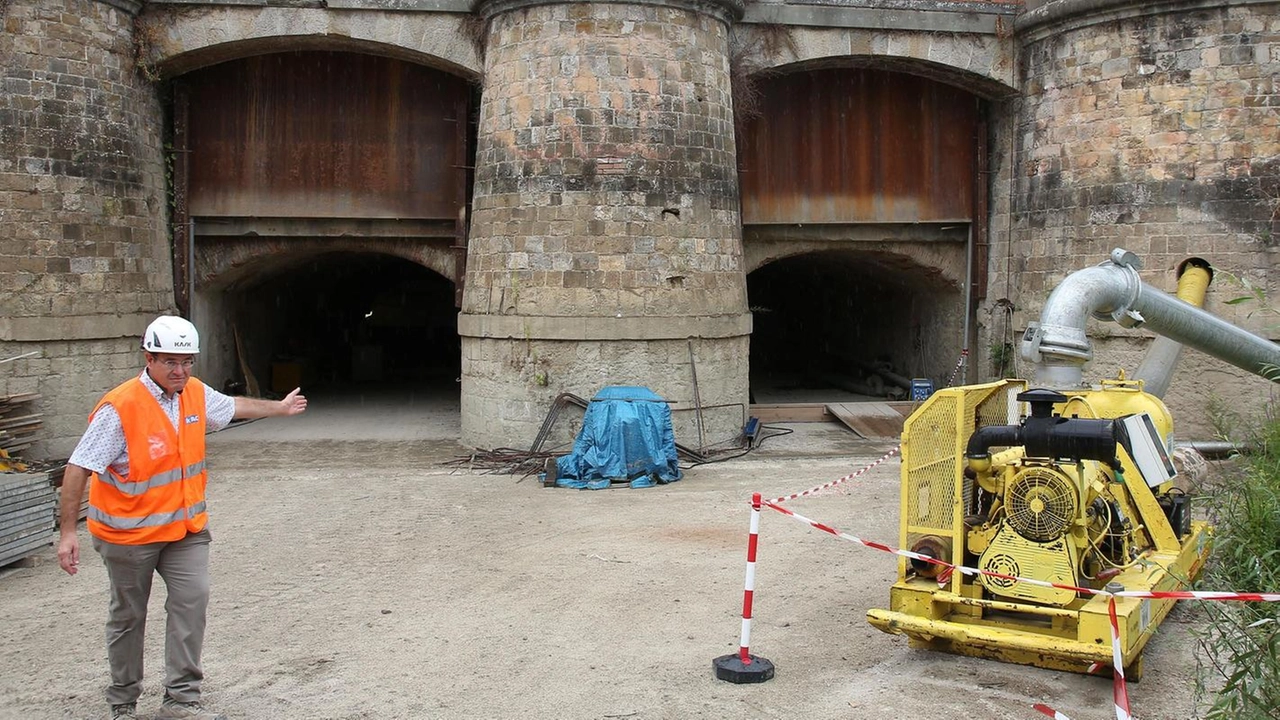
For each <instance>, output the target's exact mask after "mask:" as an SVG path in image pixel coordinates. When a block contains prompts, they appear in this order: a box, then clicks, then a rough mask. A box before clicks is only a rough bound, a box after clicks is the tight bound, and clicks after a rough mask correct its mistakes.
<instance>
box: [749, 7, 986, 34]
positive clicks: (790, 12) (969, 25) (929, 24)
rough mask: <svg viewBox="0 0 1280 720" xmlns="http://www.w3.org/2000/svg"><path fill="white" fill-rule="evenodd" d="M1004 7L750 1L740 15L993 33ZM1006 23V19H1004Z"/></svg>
mask: <svg viewBox="0 0 1280 720" xmlns="http://www.w3.org/2000/svg"><path fill="white" fill-rule="evenodd" d="M1009 15H1010V13H1009V12H1008V11H1007V10H1003V9H1001V10H988V9H986V8H985V7H984V8H982V9H979V8H974V9H973V10H970V11H967V12H956V11H947V10H930V11H925V10H918V9H917V10H892V9H884V8H867V7H847V6H843V5H831V4H826V3H822V4H817V3H814V4H810V3H803V4H802V3H753V4H751V5H749V6H748V7H747V10H746V13H745V14H744V15H743V17H742V22H743V23H760V24H764V23H777V24H779V25H790V26H809V27H824V28H850V29H867V30H908V31H909V30H916V31H923V32H961V33H974V34H978V35H995V34H996V33H997V30H998V28H997V25H998V23H997V20H998V19H999V18H1001V17H1007V16H1009ZM1005 22H1006V24H1007V23H1008V21H1005Z"/></svg>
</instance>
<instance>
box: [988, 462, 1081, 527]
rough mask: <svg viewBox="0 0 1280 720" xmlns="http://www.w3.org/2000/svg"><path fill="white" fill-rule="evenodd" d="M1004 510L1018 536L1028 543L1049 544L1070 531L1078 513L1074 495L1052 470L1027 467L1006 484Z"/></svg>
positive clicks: (1067, 481) (1063, 479) (1069, 484)
mask: <svg viewBox="0 0 1280 720" xmlns="http://www.w3.org/2000/svg"><path fill="white" fill-rule="evenodd" d="M1004 511H1005V516H1006V519H1007V521H1008V523H1009V526H1010V527H1012V528H1013V529H1014V530H1015V531H1017V533H1018V534H1019V535H1021V536H1022V537H1024V538H1026V539H1028V540H1030V541H1032V542H1038V543H1043V542H1049V541H1050V540H1054V539H1057V538H1059V537H1062V536H1063V535H1064V534H1066V532H1067V530H1069V529H1071V523H1072V521H1074V520H1075V519H1076V514H1077V513H1078V512H1079V503H1078V493H1077V492H1076V489H1075V487H1074V486H1073V485H1072V483H1071V481H1070V480H1068V479H1067V478H1066V477H1064V476H1063V475H1062V474H1061V473H1059V472H1057V471H1056V470H1053V469H1052V468H1047V467H1029V468H1026V469H1025V470H1023V471H1022V472H1020V473H1018V474H1017V476H1015V477H1014V479H1013V481H1012V482H1011V483H1009V486H1008V489H1007V490H1006V491H1005V505H1004Z"/></svg>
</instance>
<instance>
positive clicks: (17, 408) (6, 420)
mask: <svg viewBox="0 0 1280 720" xmlns="http://www.w3.org/2000/svg"><path fill="white" fill-rule="evenodd" d="M39 398H40V395H39V393H26V394H23V395H7V396H4V397H0V450H3V451H4V455H7V456H9V457H10V458H12V457H14V456H15V455H17V454H18V453H19V452H21V451H23V450H26V449H27V448H28V447H30V446H31V443H33V442H35V440H36V433H38V432H39V431H40V430H41V428H43V427H44V422H43V420H41V417H42V416H41V414H40V413H38V412H35V411H34V406H33V401H35V400H37V399H39ZM0 457H3V455H0ZM10 469H12V468H10Z"/></svg>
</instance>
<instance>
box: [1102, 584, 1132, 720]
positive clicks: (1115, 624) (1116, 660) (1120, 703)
mask: <svg viewBox="0 0 1280 720" xmlns="http://www.w3.org/2000/svg"><path fill="white" fill-rule="evenodd" d="M1107 614H1108V615H1110V616H1111V662H1112V663H1113V664H1114V665H1115V674H1114V675H1112V678H1113V680H1112V685H1111V692H1112V695H1114V696H1115V703H1116V720H1129V718H1130V715H1129V690H1128V689H1127V688H1125V685H1124V660H1123V658H1121V653H1120V623H1119V621H1118V620H1117V619H1116V599H1115V598H1114V597H1109V598H1107Z"/></svg>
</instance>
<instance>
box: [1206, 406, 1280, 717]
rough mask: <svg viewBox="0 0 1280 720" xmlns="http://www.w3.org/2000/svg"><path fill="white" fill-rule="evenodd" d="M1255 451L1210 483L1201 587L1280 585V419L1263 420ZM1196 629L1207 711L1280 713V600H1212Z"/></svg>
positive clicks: (1242, 714)
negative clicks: (1207, 555) (1209, 533)
mask: <svg viewBox="0 0 1280 720" xmlns="http://www.w3.org/2000/svg"><path fill="white" fill-rule="evenodd" d="M1252 435H1253V437H1251V438H1250V441H1251V442H1250V445H1251V446H1252V447H1254V448H1256V451H1255V452H1254V453H1252V454H1250V455H1249V456H1248V457H1247V458H1241V459H1238V460H1237V462H1238V463H1239V465H1238V466H1237V467H1236V469H1235V471H1234V472H1229V473H1227V474H1226V476H1225V477H1224V478H1223V479H1222V480H1220V481H1218V482H1216V483H1213V484H1211V485H1209V486H1207V487H1206V489H1207V490H1208V491H1209V492H1208V494H1207V496H1206V498H1205V500H1206V501H1207V504H1208V506H1209V508H1208V509H1209V518H1210V520H1211V521H1212V522H1213V523H1214V525H1215V526H1216V528H1217V535H1216V538H1215V540H1214V551H1213V556H1212V558H1211V559H1210V562H1209V564H1208V566H1207V567H1206V570H1205V573H1204V576H1203V577H1202V578H1201V581H1200V586H1201V587H1204V588H1206V589H1209V588H1212V589H1215V590H1232V591H1236V592H1275V591H1276V589H1277V588H1280V420H1278V419H1276V418H1274V417H1269V418H1267V419H1266V420H1265V421H1264V422H1263V423H1262V424H1261V426H1260V427H1256V429H1255V431H1254V432H1253V433H1252ZM1203 610H1204V616H1205V618H1206V623H1205V624H1204V626H1203V627H1202V628H1201V629H1199V630H1198V631H1197V636H1198V638H1197V641H1198V643H1199V645H1200V648H1201V650H1202V652H1201V653H1200V654H1199V657H1198V663H1199V665H1200V667H1199V671H1200V672H1199V677H1198V682H1197V690H1198V695H1199V696H1200V699H1201V700H1202V701H1203V702H1205V703H1206V705H1207V710H1206V712H1205V717H1206V718H1211V719H1215V720H1216V719H1219V718H1221V719H1223V720H1226V719H1227V718H1231V719H1232V720H1236V719H1251V718H1270V719H1272V720H1275V719H1280V604H1277V603H1268V602H1239V603H1237V602H1208V603H1204V605H1203Z"/></svg>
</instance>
